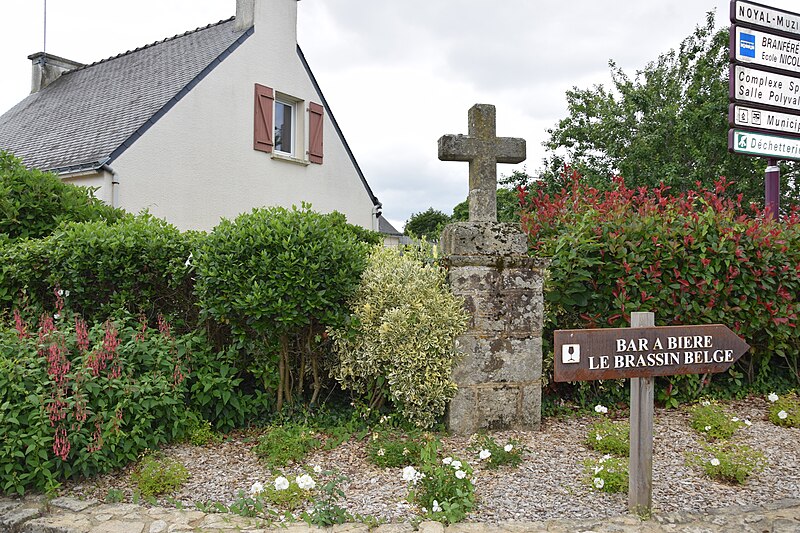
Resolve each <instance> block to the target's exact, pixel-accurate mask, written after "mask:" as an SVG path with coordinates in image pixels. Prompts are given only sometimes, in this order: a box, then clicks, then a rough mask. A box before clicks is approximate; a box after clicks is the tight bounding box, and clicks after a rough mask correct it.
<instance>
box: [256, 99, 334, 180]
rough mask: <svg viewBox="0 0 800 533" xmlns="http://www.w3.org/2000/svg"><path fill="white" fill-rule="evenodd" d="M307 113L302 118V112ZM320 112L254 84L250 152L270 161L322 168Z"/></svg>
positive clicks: (315, 106) (299, 101)
mask: <svg viewBox="0 0 800 533" xmlns="http://www.w3.org/2000/svg"><path fill="white" fill-rule="evenodd" d="M304 110H306V111H308V116H307V117H304V115H303V111H304ZM324 116H325V111H324V108H323V107H322V106H321V105H320V104H317V103H314V102H309V103H308V108H305V105H304V102H303V101H302V100H299V99H296V98H293V97H291V96H289V95H286V94H282V93H279V92H277V91H275V90H273V89H272V88H271V87H266V86H264V85H259V84H256V86H255V118H254V124H255V127H254V137H253V149H255V150H259V151H261V152H267V153H271V154H272V157H273V158H279V159H287V160H291V161H295V162H298V163H304V164H306V165H307V164H309V163H315V164H318V165H321V164H322V152H323V145H322V133H323V130H324Z"/></svg>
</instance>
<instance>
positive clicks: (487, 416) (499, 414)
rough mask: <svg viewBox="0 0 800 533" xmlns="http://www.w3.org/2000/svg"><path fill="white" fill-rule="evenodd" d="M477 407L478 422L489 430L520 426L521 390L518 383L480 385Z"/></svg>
mask: <svg viewBox="0 0 800 533" xmlns="http://www.w3.org/2000/svg"><path fill="white" fill-rule="evenodd" d="M477 391H478V403H477V405H476V406H475V407H476V409H477V411H476V412H477V416H478V424H479V426H480V427H481V428H486V429H489V430H501V429H511V428H514V427H519V426H520V425H521V424H520V420H519V417H518V415H519V407H520V401H521V391H520V388H519V387H518V386H516V385H494V384H493V385H492V386H488V387H480V388H478V389H477Z"/></svg>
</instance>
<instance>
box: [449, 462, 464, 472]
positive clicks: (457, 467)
mask: <svg viewBox="0 0 800 533" xmlns="http://www.w3.org/2000/svg"><path fill="white" fill-rule="evenodd" d="M450 466H452V467H453V468H455V469H456V470H458V469H459V468H461V461H456V460H454V461H451V462H450Z"/></svg>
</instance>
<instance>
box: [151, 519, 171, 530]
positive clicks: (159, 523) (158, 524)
mask: <svg viewBox="0 0 800 533" xmlns="http://www.w3.org/2000/svg"><path fill="white" fill-rule="evenodd" d="M166 530H167V523H166V522H164V521H163V520H156V521H155V522H153V523H152V524H150V533H164V531H166Z"/></svg>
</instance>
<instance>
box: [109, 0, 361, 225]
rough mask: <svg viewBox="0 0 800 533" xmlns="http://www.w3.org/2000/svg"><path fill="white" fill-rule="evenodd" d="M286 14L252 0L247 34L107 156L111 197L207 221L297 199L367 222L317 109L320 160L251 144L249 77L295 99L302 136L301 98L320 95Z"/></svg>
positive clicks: (292, 5)
mask: <svg viewBox="0 0 800 533" xmlns="http://www.w3.org/2000/svg"><path fill="white" fill-rule="evenodd" d="M296 16H297V1H296V0H256V13H255V34H254V35H252V36H250V37H249V38H248V39H247V40H246V41H245V42H244V43H243V44H242V45H241V46H239V48H237V49H236V50H235V51H234V53H233V54H232V55H230V56H229V57H228V58H227V59H225V60H224V61H223V62H222V63H221V64H220V65H218V66H217V67H216V68H215V69H214V70H213V71H212V72H211V73H210V74H209V75H208V76H206V78H205V79H203V80H202V81H201V82H200V83H199V84H198V85H197V86H196V87H194V89H192V90H191V91H190V92H189V93H188V94H187V95H186V96H185V97H184V98H183V99H182V100H181V101H180V102H178V103H177V104H176V105H175V106H174V107H173V108H172V109H171V110H170V111H169V112H168V113H166V114H165V115H164V116H163V117H161V119H160V120H158V122H156V124H154V125H153V126H152V127H151V128H150V129H149V130H147V132H146V133H145V134H144V135H143V136H142V137H141V138H139V139H138V140H137V141H136V142H135V143H133V145H131V146H130V147H129V148H128V149H127V150H126V151H125V152H124V153H123V154H122V155H120V156H119V157H118V158H117V159H116V160H115V161H113V162H112V163H111V165H112V166H113V168H114V170H115V171H116V172H117V175H118V176H117V178H118V180H119V185H118V198H119V206H120V207H122V208H124V209H125V210H127V211H130V212H139V211H140V210H142V209H145V208H146V209H149V211H150V212H151V213H153V214H154V215H156V216H159V217H163V218H166V219H167V220H168V221H169V222H171V223H172V224H175V225H176V226H178V227H179V228H181V229H201V230H208V229H211V228H212V227H214V226H215V225H216V224H217V223H218V221H219V219H220V218H221V217H225V218H233V217H235V216H236V215H238V214H239V213H242V212H247V211H250V210H251V209H252V208H254V207H262V206H273V205H282V206H286V207H289V206H291V205H297V206H298V207H299V205H300V203H301V202H302V201H306V202H310V203H311V204H312V207H313V209H314V210H316V211H321V212H331V211H333V210H338V211H340V212H342V213H344V214H345V215H346V216H347V219H348V221H349V222H350V223H353V224H358V225H360V226H363V227H366V228H370V229H373V228H374V227H375V226H374V216H373V214H372V211H373V205H372V201H371V199H370V197H369V194H368V193H367V191H366V189H365V188H364V186H363V184H362V182H361V179H360V178H359V176H358V173H357V172H356V170H355V168H354V166H353V164H352V162H351V161H350V158H349V157H348V154H347V151H346V150H345V148H344V146H343V144H342V143H341V142H340V140H339V137H338V136H337V134H336V131H335V129H334V127H333V125H332V123H331V120H330V117H329V116H328V115H327V110H326V116H325V120H324V163H323V164H322V165H315V164H308V165H303V164H298V163H295V162H290V161H286V160H283V159H278V158H276V157H274V156H273V155H272V154H268V153H264V152H259V151H256V150H254V149H253V113H254V111H253V105H254V103H253V101H254V95H253V92H254V84H255V83H259V84H262V85H266V86H268V87H272V88H273V89H274V90H275V91H276V92H279V93H285V94H288V95H291V96H293V97H296V98H299V99H302V100H303V101H304V105H303V107H302V110H303V113H302V114H298V117H297V118H298V120H303V122H304V128H303V129H304V132H303V133H304V136H307V131H308V129H307V122H308V113H307V112H306V109H307V107H308V103H309V102H311V101H313V102H316V103H320V104H321V103H322V101H321V99H320V98H319V96H318V95H317V94H316V91H315V90H314V87H313V85H312V83H311V80H310V79H309V77H308V75H307V74H306V71H305V69H304V68H303V65H302V63H301V61H300V59H299V57H298V55H297V51H296ZM306 142H307V140H306ZM306 149H307V146H303V148H302V153H299V154H298V155H300V156H301V157H306V156H305V150H306ZM298 152H299V150H298ZM103 194H104V196H105V195H109V197H110V192H109V193H108V194H105V193H103Z"/></svg>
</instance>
